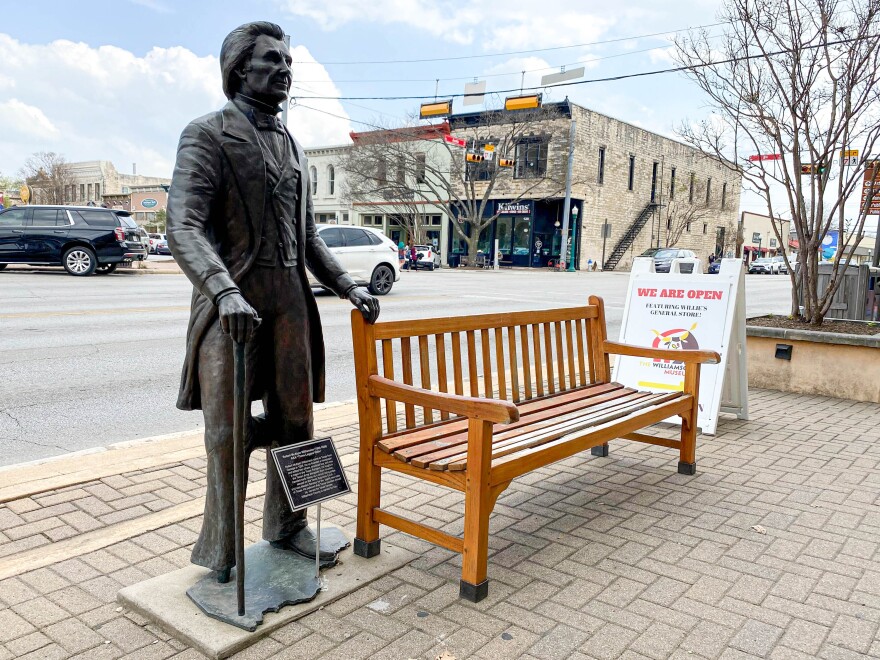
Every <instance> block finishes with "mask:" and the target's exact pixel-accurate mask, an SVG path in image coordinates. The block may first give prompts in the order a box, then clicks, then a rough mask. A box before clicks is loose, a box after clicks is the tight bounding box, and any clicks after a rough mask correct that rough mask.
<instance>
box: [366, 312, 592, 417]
mask: <svg viewBox="0 0 880 660" xmlns="http://www.w3.org/2000/svg"><path fill="white" fill-rule="evenodd" d="M352 337H353V344H354V354H355V372H356V378H357V384H358V393H359V394H358V396H359V397H360V396H361V395H362V392H363V391H364V390H365V388H364V384H365V382H366V379H367V378H368V377H369V376H370V375H373V374H378V375H381V376H384V377H385V378H388V379H391V380H397V381H398V382H403V383H405V384H407V385H416V386H418V387H422V388H424V389H428V390H431V389H433V390H435V391H440V392H449V393H453V394H459V395H465V396H473V397H478V396H482V397H487V398H500V399H505V400H508V401H513V402H514V403H518V402H520V401H527V400H529V399H533V398H538V397H543V396H547V395H550V394H556V393H559V392H564V391H567V390H571V389H574V388H578V387H584V386H586V385H589V384H591V383H597V382H599V383H601V382H607V381H608V378H609V368H608V360H607V356H606V355H605V354H604V353H603V352H602V350H601V346H602V342H603V341H604V340H605V339H606V330H605V312H604V307H603V304H602V300H601V298H598V297H596V296H591V297H590V304H589V305H585V306H583V307H568V308H562V309H549V310H542V311H529V312H511V313H504V314H480V315H472V316H458V317H444V318H434V319H417V320H410V321H390V322H385V323H376V324H375V325H372V326H371V325H369V324H367V323H366V322H364V320H363V317H362V316H361V314H360V312H358V311H356V310H354V311H353V312H352ZM414 345H415V350H414V348H413V346H414ZM415 379H417V380H415ZM398 406H399V404H397V403H395V402H394V401H389V400H386V401H385V405H384V410H383V412H384V415H383V416H384V418H385V433H395V432H397V431H398V430H399V426H403V427H405V428H407V429H410V428H414V427H415V426H419V425H422V424H431V423H434V422H435V421H438V420H445V419H448V418H449V415H448V414H446V413H439V412H436V411H433V410H431V409H429V408H418V409H417V408H416V407H415V406H413V405H410V404H404V405H403V406H402V407H403V418H402V420H400V422H399V420H398V412H399V411H398Z"/></svg>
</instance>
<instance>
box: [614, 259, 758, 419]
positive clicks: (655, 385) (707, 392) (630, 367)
mask: <svg viewBox="0 0 880 660" xmlns="http://www.w3.org/2000/svg"><path fill="white" fill-rule="evenodd" d="M682 263H693V264H694V267H693V273H681V272H680V266H681V264H682ZM745 311H746V310H745V280H744V274H743V264H742V261H740V260H739V259H722V261H721V268H720V272H719V273H718V274H717V275H703V274H702V272H701V268H700V261H699V259H675V260H673V262H672V266H671V268H670V272H669V274H663V273H655V272H654V260H653V259H651V258H637V259H636V260H635V262H634V263H633V268H632V272H631V274H630V280H629V289H628V291H627V296H626V307H625V308H624V312H623V322H622V324H621V327H620V341H621V342H623V343H626V344H633V345H636V346H645V347H652V348H666V349H671V350H686V349H708V350H714V351H717V352H718V353H719V354H720V355H721V363H720V364H703V365H702V366H701V368H700V410H699V412H698V414H697V426H698V427H699V428H700V430H701V431H702V432H703V433H704V434H707V435H714V434H715V429H716V427H717V425H718V414H719V412H730V413H734V414H736V416H737V417H739V418H740V419H748V418H749V417H748V415H749V408H748V374H747V372H746V314H745ZM614 380H615V381H617V382H618V383H621V384H622V385H624V386H627V387H633V388H636V389H640V390H648V391H652V392H675V391H679V392H680V391H682V390H683V389H684V363H683V362H676V361H675V360H661V359H650V358H638V357H630V356H620V357H619V358H618V360H617V363H616V366H615V372H614ZM667 421H669V422H679V423H680V421H681V420H680V418H678V417H675V418H670V419H669V420H667Z"/></svg>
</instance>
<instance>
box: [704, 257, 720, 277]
mask: <svg viewBox="0 0 880 660" xmlns="http://www.w3.org/2000/svg"><path fill="white" fill-rule="evenodd" d="M706 272H707V273H708V274H709V275H717V274H718V273H720V272H721V259H716V260H715V261H713V262H712V263H711V264H709V268H708V269H706Z"/></svg>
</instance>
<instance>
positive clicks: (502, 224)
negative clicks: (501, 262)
mask: <svg viewBox="0 0 880 660" xmlns="http://www.w3.org/2000/svg"><path fill="white" fill-rule="evenodd" d="M512 231H513V218H512V217H510V216H501V217H499V218H498V222H497V225H496V229H495V238H497V239H498V250H499V251H500V252H501V254H502V259H509V258H510V245H511V236H510V234H511V233H512Z"/></svg>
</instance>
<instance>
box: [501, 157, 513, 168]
mask: <svg viewBox="0 0 880 660" xmlns="http://www.w3.org/2000/svg"><path fill="white" fill-rule="evenodd" d="M498 167H513V158H499V159H498Z"/></svg>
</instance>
